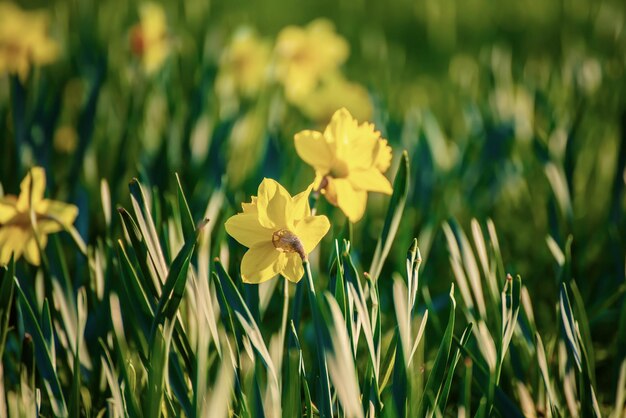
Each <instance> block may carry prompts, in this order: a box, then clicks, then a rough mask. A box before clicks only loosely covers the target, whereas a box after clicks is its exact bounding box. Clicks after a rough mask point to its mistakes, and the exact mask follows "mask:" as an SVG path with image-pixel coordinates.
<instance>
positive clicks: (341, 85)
mask: <svg viewBox="0 0 626 418" xmlns="http://www.w3.org/2000/svg"><path fill="white" fill-rule="evenodd" d="M296 105H297V106H298V108H299V109H300V111H302V113H304V114H305V115H306V116H307V117H309V118H310V119H312V120H314V121H316V122H321V123H328V121H329V120H330V118H331V117H332V115H333V113H335V112H336V111H337V109H339V108H342V107H345V108H346V109H348V110H349V111H350V113H351V114H352V115H353V116H354V117H355V119H358V120H367V119H370V118H371V117H372V111H373V110H372V102H371V100H370V97H369V94H368V93H367V90H366V89H365V88H364V87H363V86H361V85H360V84H357V83H352V82H350V81H348V80H346V79H345V78H344V77H343V76H342V75H341V74H339V73H338V72H337V73H334V74H331V75H329V76H328V77H325V78H324V79H323V80H322V81H321V83H320V85H319V87H318V88H316V89H315V90H314V91H312V92H311V93H310V94H308V95H307V96H305V97H303V98H302V100H300V101H299V102H298V103H296Z"/></svg>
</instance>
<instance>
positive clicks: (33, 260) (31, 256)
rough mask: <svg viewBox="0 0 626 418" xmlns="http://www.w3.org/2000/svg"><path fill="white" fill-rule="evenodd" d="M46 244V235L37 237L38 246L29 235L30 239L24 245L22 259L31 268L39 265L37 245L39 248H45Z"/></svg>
mask: <svg viewBox="0 0 626 418" xmlns="http://www.w3.org/2000/svg"><path fill="white" fill-rule="evenodd" d="M47 243H48V237H47V236H46V235H40V236H39V244H37V240H36V239H35V236H34V235H31V237H30V239H29V240H28V241H27V242H26V244H24V258H25V259H26V261H28V262H29V263H30V264H32V265H33V266H38V265H40V264H41V253H40V251H39V245H41V248H46V245H47Z"/></svg>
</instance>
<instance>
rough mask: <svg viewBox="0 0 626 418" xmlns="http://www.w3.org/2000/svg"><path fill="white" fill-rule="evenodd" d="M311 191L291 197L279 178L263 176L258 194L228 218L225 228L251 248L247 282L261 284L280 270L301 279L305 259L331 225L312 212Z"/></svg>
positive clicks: (244, 273)
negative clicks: (278, 180)
mask: <svg viewBox="0 0 626 418" xmlns="http://www.w3.org/2000/svg"><path fill="white" fill-rule="evenodd" d="M310 192H311V187H309V188H308V189H307V190H305V191H303V192H302V193H299V194H297V195H296V196H294V197H291V195H290V194H289V192H287V190H285V188H284V187H283V186H281V185H280V184H278V182H276V181H274V180H272V179H267V178H266V179H263V181H262V182H261V184H260V185H259V190H258V196H253V197H252V202H251V203H243V204H242V205H241V206H242V208H243V213H240V214H237V215H234V216H232V217H230V218H229V219H228V220H227V221H226V224H225V227H226V232H228V234H229V235H230V236H232V237H233V238H234V239H236V240H237V241H238V242H239V243H241V244H242V245H245V246H246V247H248V248H249V250H248V251H247V252H246V253H245V254H244V256H243V259H242V260H241V278H242V280H243V281H244V282H246V283H255V284H258V283H262V282H264V281H266V280H269V279H271V278H272V277H274V276H276V275H277V274H282V275H283V276H284V277H285V278H287V279H288V280H289V281H292V282H298V281H300V279H301V278H302V276H303V274H304V268H303V266H302V260H304V259H306V258H307V255H308V254H309V253H310V252H311V251H313V249H314V248H315V247H316V246H317V244H318V243H319V242H320V241H321V239H322V238H323V237H324V235H326V233H327V232H328V229H329V228H330V223H329V222H328V218H326V216H312V215H311V208H310V207H309V194H310Z"/></svg>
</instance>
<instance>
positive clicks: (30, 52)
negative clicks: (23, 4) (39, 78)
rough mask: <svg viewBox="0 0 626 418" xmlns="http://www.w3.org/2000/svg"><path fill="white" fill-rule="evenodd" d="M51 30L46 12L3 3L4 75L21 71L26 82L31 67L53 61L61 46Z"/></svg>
mask: <svg viewBox="0 0 626 418" xmlns="http://www.w3.org/2000/svg"><path fill="white" fill-rule="evenodd" d="M47 32H48V15H47V13H46V12H43V11H32V12H29V11H25V10H22V9H20V8H19V7H18V6H16V5H14V4H12V3H5V2H0V74H2V73H9V74H17V75H18V77H19V78H20V80H21V81H22V82H25V81H26V79H27V78H28V74H29V72H30V68H31V66H33V65H43V64H48V63H51V62H53V61H54V60H55V59H56V57H57V55H58V53H59V47H58V45H57V43H56V42H55V41H53V40H52V39H50V38H49V37H48V34H47Z"/></svg>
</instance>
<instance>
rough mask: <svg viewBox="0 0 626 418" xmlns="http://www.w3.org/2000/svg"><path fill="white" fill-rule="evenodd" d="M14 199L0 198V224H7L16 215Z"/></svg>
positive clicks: (11, 197)
mask: <svg viewBox="0 0 626 418" xmlns="http://www.w3.org/2000/svg"><path fill="white" fill-rule="evenodd" d="M15 203H16V199H15V198H14V197H13V196H6V197H3V198H0V224H5V223H7V222H8V221H9V220H10V219H11V218H12V217H14V216H15V215H16V214H17V209H16V208H15Z"/></svg>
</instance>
